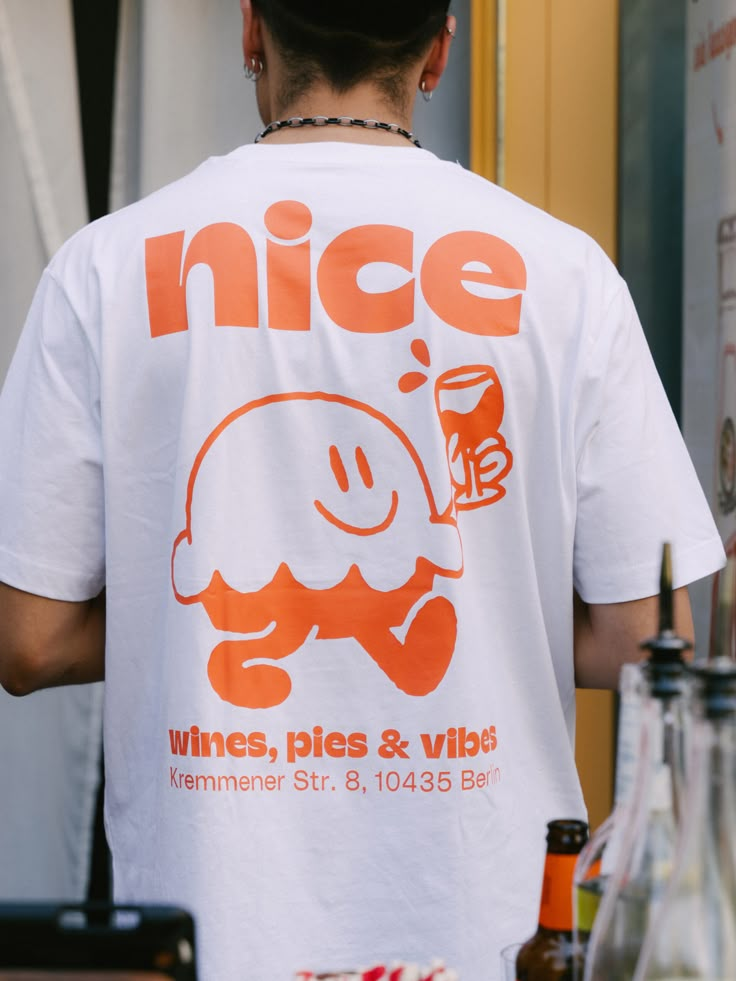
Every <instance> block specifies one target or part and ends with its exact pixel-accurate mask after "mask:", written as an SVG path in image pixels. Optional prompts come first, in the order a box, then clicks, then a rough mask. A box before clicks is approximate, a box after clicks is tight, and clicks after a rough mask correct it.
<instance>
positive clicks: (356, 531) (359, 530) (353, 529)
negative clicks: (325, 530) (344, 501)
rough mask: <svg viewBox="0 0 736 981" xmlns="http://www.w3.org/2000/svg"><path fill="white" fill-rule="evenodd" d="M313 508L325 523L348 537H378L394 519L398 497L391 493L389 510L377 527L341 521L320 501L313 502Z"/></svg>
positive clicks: (394, 492) (393, 492)
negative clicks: (345, 533)
mask: <svg viewBox="0 0 736 981" xmlns="http://www.w3.org/2000/svg"><path fill="white" fill-rule="evenodd" d="M314 506H315V507H316V509H317V510H318V511H319V513H320V514H321V515H322V517H323V518H324V519H325V521H329V523H330V524H331V525H334V526H335V528H339V529H340V531H344V532H347V533H348V534H350V535H378V534H379V533H380V532H382V531H385V530H386V529H387V528H389V527H390V526H391V523H392V522H393V520H394V518H395V517H396V511H397V510H398V507H399V495H398V494H397V493H396V491H391V507H390V508H389V512H388V514H387V515H386V517H385V518H384V519H383V521H380V522H379V523H378V524H377V525H369V526H368V527H367V528H366V527H362V526H361V525H351V524H348V523H347V522H346V521H341V520H340V518H338V517H337V515H335V514H333V513H332V511H330V510H329V509H328V508H326V507H325V506H324V504H323V503H322V502H321V501H315V502H314Z"/></svg>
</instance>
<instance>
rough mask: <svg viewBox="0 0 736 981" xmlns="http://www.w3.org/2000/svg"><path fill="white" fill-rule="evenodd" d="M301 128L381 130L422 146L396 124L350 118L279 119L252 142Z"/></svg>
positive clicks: (301, 117) (310, 117) (258, 141)
mask: <svg viewBox="0 0 736 981" xmlns="http://www.w3.org/2000/svg"><path fill="white" fill-rule="evenodd" d="M302 126H361V127H363V129H382V130H384V131H385V132H386V133H397V134H398V135H399V136H403V137H404V139H406V140H409V142H410V143H413V144H414V146H417V147H419V149H420V150H421V149H422V144H421V143H420V142H419V140H418V139H417V138H416V137H415V136H414V134H413V133H410V132H409V130H408V129H403V128H402V127H401V126H399V124H398V123H382V122H380V121H379V120H378V119H354V118H353V117H352V116H291V117H290V118H289V119H279V120H277V121H276V122H273V123H269V124H268V126H266V128H265V129H263V130H261V132H260V133H259V134H258V136H256V138H255V140H254V141H253V142H254V143H260V142H261V140H262V139H263V138H264V137H265V136H269V135H270V134H271V133H278V131H279V130H280V129H286V128H289V127H290V128H291V129H300V128H301V127H302Z"/></svg>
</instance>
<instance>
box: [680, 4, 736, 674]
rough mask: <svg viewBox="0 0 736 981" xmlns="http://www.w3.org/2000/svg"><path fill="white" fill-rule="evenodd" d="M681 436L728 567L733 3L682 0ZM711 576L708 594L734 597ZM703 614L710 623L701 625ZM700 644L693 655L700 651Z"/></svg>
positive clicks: (735, 479) (732, 504)
mask: <svg viewBox="0 0 736 981" xmlns="http://www.w3.org/2000/svg"><path fill="white" fill-rule="evenodd" d="M687 2H688V31H687V48H688V49H687V119H686V149H685V256H684V262H685V268H684V290H685V295H684V310H685V351H684V354H685V358H684V362H685V364H684V378H685V390H684V392H683V406H684V411H683V428H684V431H685V436H686V439H687V441H688V445H689V447H690V450H691V452H692V454H693V458H694V459H695V463H696V466H697V468H698V472H699V475H700V479H701V481H702V483H703V486H704V487H705V490H706V492H707V493H709V495H710V498H711V502H712V506H713V511H714V514H715V516H716V521H717V523H718V527H719V530H720V532H721V535H722V537H723V541H724V543H725V544H726V548H727V552H728V554H729V567H730V566H732V565H734V564H736V0H687ZM735 585H736V577H735V576H731V575H728V576H727V575H725V574H723V573H722V574H721V576H720V577H718V579H717V580H716V583H715V586H714V589H713V595H714V598H717V596H718V593H719V591H720V595H721V600H720V602H721V603H723V601H724V600H728V599H729V598H730V599H731V600H733V599H734V598H736V593H734V586H735ZM729 605H730V612H729V614H728V620H727V623H725V624H723V623H721V624H717V623H716V620H717V617H716V616H715V614H716V612H717V610H718V606H719V603H718V602H713V603H711V602H710V598H709V597H707V596H704V597H703V598H702V602H697V601H696V602H695V603H694V606H695V609H696V616H697V615H700V618H701V619H702V620H704V621H705V622H703V623H702V624H701V625H699V624H698V623H697V622H696V635H697V636H699V637H701V638H703V639H705V638H706V637H708V635H709V634H710V635H711V639H712V644H713V645H714V646H715V645H716V642H717V646H718V647H719V649H720V648H721V647H723V644H724V642H725V643H726V644H727V650H725V651H723V653H731V654H732V655H733V654H734V643H733V638H734V636H735V634H734V613H733V607H734V606H735V605H736V604H734V603H733V602H731V603H730V604H729ZM709 610H711V611H712V612H711V622H710V623H709V622H707V616H708V612H709ZM704 646H705V645H704V643H703V642H701V644H700V647H701V651H702V648H703V647H704Z"/></svg>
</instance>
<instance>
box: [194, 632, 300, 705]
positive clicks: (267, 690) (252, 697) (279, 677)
mask: <svg viewBox="0 0 736 981" xmlns="http://www.w3.org/2000/svg"><path fill="white" fill-rule="evenodd" d="M255 643H257V642H255ZM253 644H254V641H252V640H225V641H223V642H222V643H221V644H218V645H217V647H216V648H215V649H214V650H213V651H212V654H211V655H210V660H209V664H208V665H207V674H208V676H209V679H210V684H211V685H212V687H213V688H214V689H215V691H216V692H217V694H218V695H219V696H220V698H221V699H223V701H225V702H230V703H231V704H232V705H239V706H241V707H242V708H273V706H274V705H280V704H281V703H282V702H285V701H286V699H287V698H288V697H289V694H290V693H291V678H290V677H289V675H288V673H287V672H286V671H284V669H283V668H279V667H277V666H276V665H275V664H244V663H243V662H244V661H246V660H247V659H249V658H252V657H253V656H254V655H253V649H252V648H253Z"/></svg>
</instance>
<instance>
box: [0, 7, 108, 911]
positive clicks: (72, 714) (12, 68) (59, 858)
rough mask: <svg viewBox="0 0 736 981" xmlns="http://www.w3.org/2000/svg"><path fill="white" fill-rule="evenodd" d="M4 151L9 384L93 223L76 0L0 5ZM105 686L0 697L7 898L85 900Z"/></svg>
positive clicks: (1, 234)
mask: <svg viewBox="0 0 736 981" xmlns="http://www.w3.org/2000/svg"><path fill="white" fill-rule="evenodd" d="M0 146H1V147H2V151H1V152H0V214H2V216H3V221H2V223H1V224H0V304H1V309H2V317H0V380H2V378H3V377H4V375H5V372H6V370H7V366H8V364H9V362H10V358H11V357H12V353H13V351H14V349H15V345H16V343H17V340H18V336H19V334H20V329H21V326H22V324H23V321H24V319H25V315H26V312H27V310H28V306H29V304H30V302H31V297H32V295H33V291H34V289H35V286H36V283H37V281H38V279H39V277H40V275H41V272H42V270H43V268H44V266H45V265H46V263H47V262H48V259H49V258H50V256H51V254H52V253H53V252H54V251H55V250H56V249H57V248H58V246H59V245H60V244H61V242H62V241H63V240H64V239H65V238H67V237H68V236H69V235H71V234H72V233H73V232H74V231H76V229H77V228H79V227H80V226H81V225H82V224H83V223H84V221H85V220H86V204H85V195H84V170H83V165H82V152H81V138H80V124H79V112H78V103H77V83H76V63H75V57H74V34H73V27H72V14H71V0H0ZM0 465H2V463H0ZM101 689H102V686H101V685H94V686H84V687H79V688H60V689H56V690H53V691H46V692H39V693H38V694H36V695H31V696H28V697H27V698H23V699H13V698H11V697H10V696H9V695H7V694H6V693H5V692H4V691H2V689H0V899H2V900H18V899H39V900H41V899H59V898H62V899H74V900H78V899H82V898H84V896H85V894H86V889H87V881H88V876H89V865H90V855H91V844H92V831H93V823H94V805H95V795H96V792H97V787H98V783H99V776H98V773H99V770H98V767H99V757H100V740H101V701H102V691H101Z"/></svg>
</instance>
